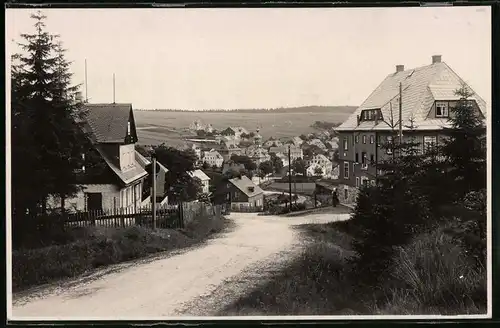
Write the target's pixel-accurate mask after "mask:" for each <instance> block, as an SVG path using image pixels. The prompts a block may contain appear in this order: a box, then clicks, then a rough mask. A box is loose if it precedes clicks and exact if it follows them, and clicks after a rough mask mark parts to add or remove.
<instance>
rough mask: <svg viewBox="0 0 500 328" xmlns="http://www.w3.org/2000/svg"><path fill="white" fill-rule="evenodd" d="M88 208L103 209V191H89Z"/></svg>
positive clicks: (90, 209) (91, 209)
mask: <svg viewBox="0 0 500 328" xmlns="http://www.w3.org/2000/svg"><path fill="white" fill-rule="evenodd" d="M87 210H88V211H100V210H102V193H100V192H89V193H87Z"/></svg>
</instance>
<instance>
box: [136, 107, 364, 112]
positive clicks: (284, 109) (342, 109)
mask: <svg viewBox="0 0 500 328" xmlns="http://www.w3.org/2000/svg"><path fill="white" fill-rule="evenodd" d="M356 108H357V107H356V106H300V107H278V108H255V109H201V110H182V109H152V110H150V111H157V112H183V113H186V112H187V113H189V112H193V113H197V112H206V113H221V112H224V113H256V112H257V113H309V112H313V113H333V112H343V113H352V112H354V111H355V110H356ZM136 110H143V111H148V109H136Z"/></svg>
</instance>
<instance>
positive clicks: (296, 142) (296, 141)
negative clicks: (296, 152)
mask: <svg viewBox="0 0 500 328" xmlns="http://www.w3.org/2000/svg"><path fill="white" fill-rule="evenodd" d="M292 142H293V144H294V145H295V146H296V147H300V145H302V144H303V143H304V140H302V139H301V138H300V137H293V138H292Z"/></svg>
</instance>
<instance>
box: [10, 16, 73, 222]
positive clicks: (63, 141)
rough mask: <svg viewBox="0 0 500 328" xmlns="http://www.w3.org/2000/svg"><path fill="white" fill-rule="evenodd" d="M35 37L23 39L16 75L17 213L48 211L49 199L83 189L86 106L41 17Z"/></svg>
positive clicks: (14, 181)
mask: <svg viewBox="0 0 500 328" xmlns="http://www.w3.org/2000/svg"><path fill="white" fill-rule="evenodd" d="M31 17H32V18H33V19H34V20H35V32H34V33H33V34H21V37H22V38H23V39H24V43H19V45H20V47H21V50H22V51H21V53H19V54H16V55H15V56H14V57H13V59H14V61H15V62H14V63H13V70H12V85H13V89H12V114H13V115H12V116H13V120H12V143H13V145H15V147H13V152H12V168H13V170H12V171H13V172H12V185H13V196H14V207H15V211H16V213H18V214H20V213H25V212H26V210H28V211H30V212H35V211H36V210H37V208H41V209H42V212H45V210H46V205H47V199H48V197H49V195H60V196H63V198H64V197H67V196H69V195H72V194H74V193H75V192H76V191H77V190H78V186H77V185H76V184H75V182H76V171H77V169H79V168H81V164H82V162H81V149H82V147H83V146H82V145H83V143H82V139H81V138H82V131H81V128H80V126H79V124H78V122H79V121H78V120H76V119H77V118H81V115H82V114H83V113H81V112H80V110H81V106H80V105H79V103H78V100H77V97H76V92H77V89H78V87H73V86H71V85H70V84H71V81H70V80H71V73H70V72H69V63H68V62H66V60H65V58H64V51H63V50H62V48H61V46H60V45H58V44H57V43H56V40H57V39H58V38H59V36H58V35H53V34H50V33H48V32H47V31H45V23H44V21H45V18H46V17H45V16H44V15H43V14H41V13H40V12H37V13H36V14H33V15H32V16H31Z"/></svg>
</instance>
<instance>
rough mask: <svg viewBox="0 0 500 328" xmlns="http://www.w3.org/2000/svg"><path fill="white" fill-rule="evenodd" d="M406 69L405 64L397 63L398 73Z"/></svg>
mask: <svg viewBox="0 0 500 328" xmlns="http://www.w3.org/2000/svg"><path fill="white" fill-rule="evenodd" d="M404 70H405V65H396V73H399V72H402V71H404Z"/></svg>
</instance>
